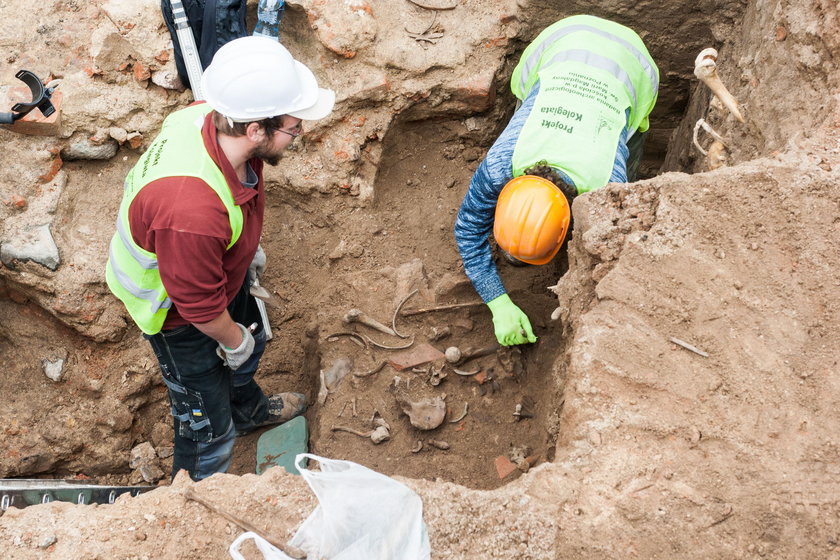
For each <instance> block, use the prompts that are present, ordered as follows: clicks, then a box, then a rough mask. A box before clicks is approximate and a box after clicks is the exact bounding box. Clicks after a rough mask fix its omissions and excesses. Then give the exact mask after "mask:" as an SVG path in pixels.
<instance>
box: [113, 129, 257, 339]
mask: <svg viewBox="0 0 840 560" xmlns="http://www.w3.org/2000/svg"><path fill="white" fill-rule="evenodd" d="M202 137H203V139H204V148H205V149H206V150H207V153H208V154H210V157H211V158H213V161H215V162H216V164H217V165H218V166H219V168H220V169H221V170H222V172H223V173H224V176H225V179H227V183H228V186H229V187H230V189H231V192H232V193H233V198H234V201H235V202H236V204H237V205H239V206H240V207H241V208H242V220H243V224H242V234H241V235H240V237H239V241H238V242H237V243H236V244H235V245H234V246H233V247H231V249H230V250H229V251H226V250H225V248H226V247H227V245H228V244H229V243H230V240H231V235H232V233H231V229H230V220H229V219H228V215H227V210H226V209H225V206H224V204H222V201H221V199H220V198H219V196H218V195H217V194H216V192H215V191H214V190H213V189H212V188H211V187H210V186H209V185H208V184H207V183H205V182H204V181H202V180H200V179H197V178H195V177H166V178H163V179H158V180H156V181H153V182H151V183H149V184H148V185H146V186H145V187H143V189H142V190H141V191H140V192H139V193H138V194H137V196H136V197H135V198H134V200H133V201H132V203H131V206H130V207H129V210H128V218H129V222H130V224H131V233H132V235H133V237H134V241H135V242H136V243H137V244H138V245H140V246H141V247H143V248H144V249H146V250H147V251H151V252H153V253H155V254H157V258H158V266H159V269H160V276H161V279H162V280H163V285H164V287H165V288H166V291H167V292H168V293H169V297H170V298H171V299H172V302H173V304H174V305H173V307H172V309H170V310H169V313H168V315H167V316H166V322H165V323H164V325H163V328H164V329H171V328H174V327H178V326H181V325H186V324H187V323H206V322H207V321H210V320H212V319H215V318H216V317H218V316H219V315H220V314H221V313H222V312H223V311H224V310H225V308H226V307H227V306H228V304H229V303H230V302H231V301H232V300H233V298H234V296H235V295H236V293H237V291H239V289H240V288H241V287H242V283H243V282H244V280H245V275H246V274H247V273H248V266H249V265H250V264H251V260H252V259H253V257H254V254H255V253H256V251H257V246H258V245H259V241H260V234H261V232H262V223H263V214H264V210H265V185H264V183H263V176H262V170H263V162H262V161H261V160H259V159H252V160H250V161H249V163H250V165H251V168H252V169H253V170H254V172H255V173H256V175H257V178H258V182H257V186H256V187H255V188H247V187H244V186H243V185H242V183H240V181H239V178H238V177H237V176H236V172H235V171H234V170H233V167H232V166H231V164H230V162H229V161H228V159H227V157H226V156H225V154H224V152H223V151H222V149H221V147H220V146H219V142H218V140H217V137H216V127H215V126H213V121H212V119H211V116H210V115H208V116H207V117H206V118H205V120H204V126H203V128H202ZM195 149H197V150H200V149H202V148H201V147H200V146H196V147H195Z"/></svg>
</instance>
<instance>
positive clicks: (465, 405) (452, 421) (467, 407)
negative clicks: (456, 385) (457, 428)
mask: <svg viewBox="0 0 840 560" xmlns="http://www.w3.org/2000/svg"><path fill="white" fill-rule="evenodd" d="M469 410H470V403H464V412H462V413H461V415H460V416H459V417H458V418H455V419H453V420H450V421H449V423H450V424H457V423H458V422H460V421H461V420H463V419H464V418H466V417H467V412H469Z"/></svg>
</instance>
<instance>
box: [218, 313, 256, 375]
mask: <svg viewBox="0 0 840 560" xmlns="http://www.w3.org/2000/svg"><path fill="white" fill-rule="evenodd" d="M236 326H237V327H239V330H240V331H242V342H241V343H240V344H239V346H237V347H236V348H228V347H227V346H225V345H224V344H222V343H221V342H220V343H219V347H218V348H216V354H218V356H219V357H220V358H221V359H222V362H224V364H225V365H226V366H227V367H229V368H230V369H231V370H233V371H236V370H238V369H239V368H241V367H242V364H244V363H245V362H247V361H248V358H250V357H251V354H253V353H254V336H253V335H252V334H251V331H249V330H248V329H246V328H245V327H244V326H243V325H241V324H239V323H236Z"/></svg>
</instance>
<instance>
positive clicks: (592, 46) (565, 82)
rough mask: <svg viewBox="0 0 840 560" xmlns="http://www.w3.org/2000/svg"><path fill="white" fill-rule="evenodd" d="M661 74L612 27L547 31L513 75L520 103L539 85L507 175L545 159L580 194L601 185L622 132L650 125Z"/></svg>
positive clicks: (588, 22) (586, 20) (563, 25)
mask: <svg viewBox="0 0 840 560" xmlns="http://www.w3.org/2000/svg"><path fill="white" fill-rule="evenodd" d="M604 39H606V40H604ZM658 74H659V70H658V69H657V68H656V65H655V64H654V62H653V60H652V59H651V58H650V55H649V54H648V52H647V49H646V48H645V46H644V43H642V40H641V38H639V36H638V35H636V33H634V32H633V31H632V30H631V29H628V28H627V27H624V26H622V25H619V24H617V23H614V22H610V21H607V20H603V19H600V18H596V17H594V16H573V17H570V18H566V19H564V20H561V21H559V22H557V23H555V24H554V25H552V26H550V27H549V28H547V29H546V30H544V31H543V32H542V33H541V34H540V35H539V36H538V37H537V39H536V40H535V41H534V42H533V43H531V44H530V45H529V46H528V47H527V48H526V49H525V52H523V54H522V58H521V60H520V62H519V64H518V65H517V66H516V68H515V69H514V72H513V75H512V76H511V90H512V91H513V93H514V95H516V97H517V98H519V99H521V100H524V99H525V98H526V97H527V96H528V95H529V94H530V93H531V90H532V89H533V88H534V86H535V85H536V84H537V82H539V84H540V85H539V92H538V93H537V95H536V99H535V100H534V105H533V107H532V109H531V112H530V114H529V115H528V118H527V120H526V122H525V124H524V125H523V127H522V130H521V132H520V134H519V137H518V138H517V141H516V146H515V148H514V153H513V160H512V170H511V172H512V176H513V177H518V176H520V175H522V174H523V173H524V171H525V170H526V169H527V168H529V167H531V166H533V165H535V164H537V163H539V162H541V161H545V162H546V163H547V164H548V165H550V166H551V167H554V168H556V169H559V170H560V171H562V172H563V173H565V174H566V175H568V176H569V177H570V178H571V180H572V182H573V183H574V185H575V187H576V188H577V190H578V192H579V193H582V192H586V191H590V190H593V189H597V188H600V187H602V186H604V185H605V184H606V183H607V182H608V181H609V178H610V176H611V173H612V167H613V162H614V160H615V153H616V147H617V145H618V139H619V136H620V135H621V132H622V130H623V129H624V128H625V127H626V128H628V130H629V133H630V134H633V133H634V132H635V131H637V130H640V131H644V130H647V128H648V126H649V123H648V115H649V114H650V112H651V110H652V109H653V106H654V104H655V103H656V97H657V91H658V89H659V78H658Z"/></svg>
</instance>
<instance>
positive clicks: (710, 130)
mask: <svg viewBox="0 0 840 560" xmlns="http://www.w3.org/2000/svg"><path fill="white" fill-rule="evenodd" d="M701 128H702V129H703V130H705V131H706V132H708V133H709V135H710V136H711V137H712V138H714V139H715V141H717V142H720V143H721V144H723V147H724V148H725V147H726V143H725V142H724V141H723V138H722V137H721V135H720V134H718V133H717V132H716V131H715V129H714V128H712V127H711V125H709V123H707V122H706V119H697V122H696V123H694V134H693V135H692V138H691V140H692V142H694V146H695V147H696V148H697V149H698V150H700V153H701V154H703V155H704V156H705V155H708V152H707V151H706V150H704V149H703V146H701V145H700V141H699V140H698V138H697V136H698V134H699V132H700V129H701Z"/></svg>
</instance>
